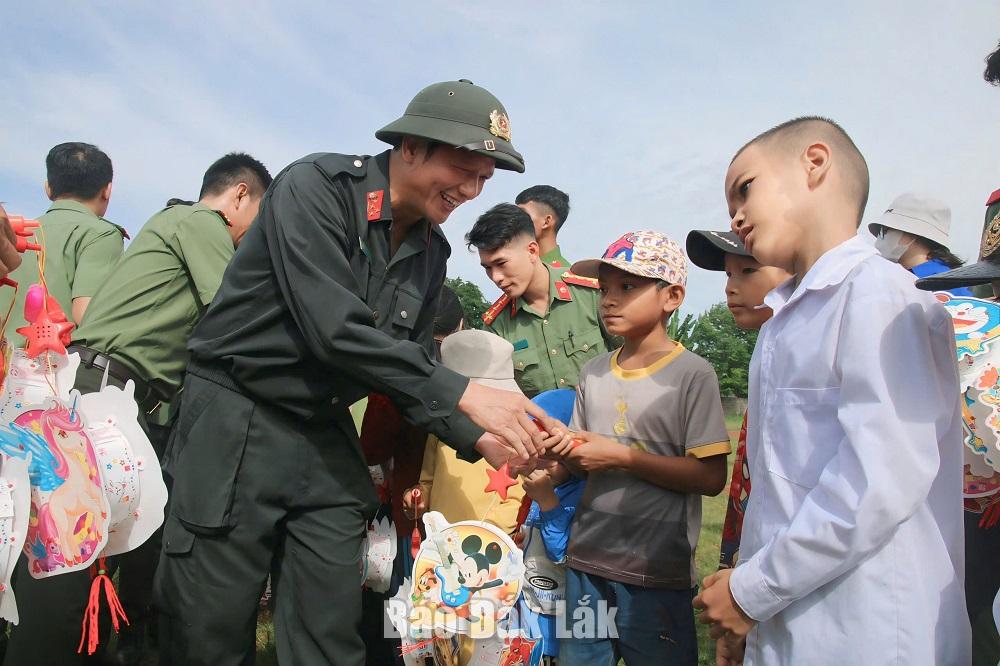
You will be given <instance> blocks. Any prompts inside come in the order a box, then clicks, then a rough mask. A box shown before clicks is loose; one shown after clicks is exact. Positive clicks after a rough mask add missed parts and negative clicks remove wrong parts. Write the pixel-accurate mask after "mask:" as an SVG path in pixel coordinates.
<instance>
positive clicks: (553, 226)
mask: <svg viewBox="0 0 1000 666" xmlns="http://www.w3.org/2000/svg"><path fill="white" fill-rule="evenodd" d="M514 203H516V204H517V205H518V206H520V207H521V208H523V209H524V211H525V212H526V213H528V215H530V216H531V223H532V225H534V227H535V241H536V242H537V243H538V251H539V252H541V256H542V261H543V262H545V263H546V264H548V265H549V266H554V267H556V268H562V269H564V270H569V267H570V264H571V263H572V262H570V261H569V260H567V259H566V257H564V256H563V255H562V250H560V249H559V243H558V240H557V235H558V234H559V231H560V230H561V229H562V226H563V224H565V223H566V218H567V217H569V195H568V194H566V193H565V192H563V191H562V190H557V189H556V188H554V187H552V186H551V185H532V186H531V187H529V188H528V189H526V190H524V191H523V192H521V193H520V194H518V195H517V198H516V199H514Z"/></svg>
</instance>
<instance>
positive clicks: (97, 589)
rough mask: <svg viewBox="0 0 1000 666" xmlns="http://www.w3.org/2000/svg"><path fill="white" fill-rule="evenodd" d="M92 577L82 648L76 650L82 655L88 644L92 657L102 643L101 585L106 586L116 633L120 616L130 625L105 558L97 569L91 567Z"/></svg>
mask: <svg viewBox="0 0 1000 666" xmlns="http://www.w3.org/2000/svg"><path fill="white" fill-rule="evenodd" d="M90 575H91V576H92V577H93V579H94V580H93V582H92V583H91V584H90V601H89V602H88V603H87V609H86V610H85V611H84V612H83V632H82V633H81V634H80V646H79V647H78V648H77V649H76V653H77V654H80V653H81V652H83V644H84V643H86V644H87V654H88V655H91V654H94V653H95V652H97V646H98V645H99V644H100V642H101V630H100V627H99V619H98V616H99V614H100V609H101V584H102V583H103V584H104V595H105V596H106V597H107V598H108V608H109V609H110V610H111V624H112V625H114V628H115V633H118V627H119V626H120V625H119V623H118V618H119V616H120V617H121V619H122V620H124V621H125V624H128V618H127V617H125V610H124V609H123V608H122V604H121V602H120V601H118V593H117V592H115V585H114V583H112V582H111V579H110V578H109V577H108V573H107V565H106V564H105V562H104V558H103V557H102V558H100V559H99V560H98V564H97V567H96V568H95V567H94V565H91V567H90Z"/></svg>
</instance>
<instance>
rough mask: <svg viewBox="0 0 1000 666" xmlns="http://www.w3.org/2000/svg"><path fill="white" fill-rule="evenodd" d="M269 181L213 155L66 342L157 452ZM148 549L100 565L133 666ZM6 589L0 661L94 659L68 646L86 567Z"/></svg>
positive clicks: (148, 580) (23, 579)
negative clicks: (163, 415) (194, 197)
mask: <svg viewBox="0 0 1000 666" xmlns="http://www.w3.org/2000/svg"><path fill="white" fill-rule="evenodd" d="M270 184H271V175H270V173H268V171H267V169H266V168H265V167H264V165H263V164H261V163H260V162H259V161H257V160H256V159H254V158H253V157H251V156H250V155H246V154H243V153H232V154H229V155H226V156H224V157H222V158H220V159H219V160H217V161H216V162H215V163H214V164H212V166H210V167H209V168H208V171H206V173H205V177H204V180H203V182H202V188H201V193H200V195H199V200H198V202H197V203H193V202H184V201H181V200H177V199H173V200H171V201H170V202H168V205H167V207H166V208H164V209H163V210H161V211H160V212H158V213H156V214H155V215H154V216H153V217H152V218H150V220H149V221H148V222H147V223H146V224H145V226H144V227H143V228H142V230H141V231H140V232H139V234H138V235H137V236H136V238H135V240H134V241H133V242H132V243H131V245H129V248H128V250H127V251H126V252H125V254H124V255H123V256H122V258H121V260H120V261H119V262H118V264H117V266H115V268H114V270H113V271H112V273H111V275H110V276H109V277H108V279H107V280H106V281H105V282H104V284H103V285H102V286H101V287H100V288H99V289H98V290H97V291H96V293H95V294H94V296H93V300H92V301H91V303H90V305H89V307H88V308H87V312H86V315H85V316H84V318H83V322H82V323H81V324H80V327H79V329H77V330H76V331H74V334H73V344H72V345H70V347H69V349H68V350H69V352H70V353H74V352H75V353H77V354H79V355H80V361H81V363H80V368H79V370H78V371H77V378H76V384H75V386H76V388H77V389H79V390H80V391H81V392H83V393H87V392H90V391H96V390H99V388H100V385H101V380H102V378H103V377H104V372H105V369H106V370H107V375H108V383H109V384H111V385H114V386H118V387H123V386H124V385H125V382H127V381H129V380H131V381H133V382H134V383H135V386H136V390H135V397H136V402H138V403H139V407H140V414H143V415H145V418H140V425H142V426H143V427H144V428H145V429H146V431H147V433H148V434H149V438H150V441H151V442H152V444H153V447H154V448H155V449H156V452H157V454H158V455H160V456H162V455H163V449H164V446H165V444H166V441H165V440H166V435H167V432H168V430H167V428H166V427H165V426H160V425H158V424H157V423H156V421H155V419H154V416H155V415H154V410H156V409H157V407H158V405H159V403H161V402H165V403H169V402H170V401H171V400H173V399H174V397H175V395H176V394H177V392H178V390H179V389H180V386H181V382H182V381H183V374H184V368H185V366H186V364H187V360H188V351H187V348H186V347H187V341H188V337H189V336H190V334H191V331H192V329H193V328H194V326H195V324H196V323H197V322H198V320H199V318H200V317H201V315H202V313H204V311H205V309H206V308H207V307H208V304H209V303H211V301H212V299H213V297H214V296H215V292H216V290H217V289H218V288H219V285H220V284H221V282H222V275H223V273H224V272H225V270H226V267H227V266H228V265H229V261H230V260H231V259H232V258H233V255H234V254H235V252H236V247H237V245H239V243H240V240H241V239H242V238H243V235H244V234H245V233H246V231H247V229H248V228H249V227H250V224H251V223H252V222H253V221H254V219H255V218H256V216H257V211H258V209H259V208H260V202H261V198H262V197H263V195H264V192H265V190H266V189H267V188H268V186H269V185H270ZM159 549H160V539H159V534H157V535H154V537H152V538H150V539H149V540H148V541H147V542H146V543H144V544H143V545H142V546H140V547H139V548H138V549H136V550H134V551H131V552H129V553H126V554H125V555H122V556H120V557H118V558H115V559H116V560H117V562H115V563H112V562H111V561H109V565H111V568H112V569H114V565H115V564H117V566H118V567H119V599H120V600H121V602H122V605H123V607H124V609H125V613H126V615H128V618H129V621H130V625H129V626H128V627H123V629H122V633H121V635H120V636H119V640H118V642H117V651H116V653H115V654H113V655H111V659H112V660H113V661H114V662H117V663H121V664H131V663H138V661H139V658H140V656H141V653H142V650H143V639H144V633H145V630H146V627H147V626H150V627H151V622H150V618H151V613H152V610H151V609H152V589H151V586H152V578H153V573H154V571H155V568H156V562H157V561H158V558H159ZM22 565H23V562H22ZM14 588H15V590H16V592H17V595H18V609H19V611H20V624H18V625H17V626H16V627H14V628H13V630H12V632H11V636H10V643H9V645H8V648H7V655H6V658H5V661H4V664H5V665H6V666H14V665H16V664H27V663H39V664H42V663H44V664H77V663H79V664H85V663H93V662H90V661H88V659H87V657H86V656H84V655H78V654H77V653H76V648H77V644H78V642H79V639H80V621H81V618H82V617H83V611H84V607H85V606H86V603H87V599H88V597H87V594H88V590H89V588H90V576H89V574H88V573H87V572H86V571H78V572H73V573H68V574H63V575H60V576H55V577H52V578H48V579H45V580H35V579H34V578H31V576H30V575H29V574H28V572H27V570H26V568H24V567H23V566H21V565H19V568H18V569H17V571H16V573H15V579H14ZM105 626H106V624H105ZM97 656H98V655H95V657H97Z"/></svg>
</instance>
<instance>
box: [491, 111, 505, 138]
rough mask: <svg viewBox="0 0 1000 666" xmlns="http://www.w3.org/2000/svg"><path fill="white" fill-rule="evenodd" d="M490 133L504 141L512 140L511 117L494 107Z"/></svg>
mask: <svg viewBox="0 0 1000 666" xmlns="http://www.w3.org/2000/svg"><path fill="white" fill-rule="evenodd" d="M490 134H492V135H493V136H496V137H500V138H501V139H503V140H504V141H510V119H509V118H507V114H506V113H500V112H499V111H498V110H496V109H493V111H492V113H490Z"/></svg>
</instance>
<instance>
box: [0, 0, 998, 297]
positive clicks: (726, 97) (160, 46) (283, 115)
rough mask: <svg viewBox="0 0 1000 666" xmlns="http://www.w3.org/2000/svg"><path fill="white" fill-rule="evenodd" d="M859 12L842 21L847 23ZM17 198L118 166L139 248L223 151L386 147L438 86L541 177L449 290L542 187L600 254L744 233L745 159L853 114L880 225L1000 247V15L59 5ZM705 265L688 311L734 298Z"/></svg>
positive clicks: (24, 129)
mask: <svg viewBox="0 0 1000 666" xmlns="http://www.w3.org/2000/svg"><path fill="white" fill-rule="evenodd" d="M833 5H836V6H837V8H836V9H832V8H831V7H832V6H833ZM4 13H5V16H4V28H5V30H4V33H5V42H6V44H5V46H6V48H5V53H4V55H3V58H4V62H3V65H2V66H0V90H2V91H3V93H4V96H5V104H4V107H5V108H4V111H3V113H2V115H0V199H2V200H4V201H6V202H7V208H8V210H9V211H11V212H14V213H20V214H24V215H37V214H39V213H41V212H43V211H44V210H45V208H46V207H47V201H46V200H45V198H44V195H43V194H42V182H43V180H44V178H45V169H44V157H45V154H46V152H47V151H48V149H49V148H50V147H51V146H53V145H54V144H56V143H59V142H62V141H70V140H79V141H87V142H91V143H95V144H97V145H99V146H100V147H101V148H102V149H104V150H105V151H106V152H107V153H108V154H109V155H110V156H111V158H112V160H113V162H114V166H115V185H114V194H113V198H112V202H111V207H110V209H109V212H108V217H109V218H110V219H112V220H114V221H115V222H117V223H119V224H121V225H123V226H125V227H127V228H128V229H129V230H131V231H132V232H133V234H134V233H135V232H137V231H138V230H139V228H141V226H142V224H143V223H144V222H145V221H146V220H147V219H148V218H149V217H150V215H152V214H153V213H154V212H156V210H158V208H159V207H160V206H162V204H163V202H164V201H166V199H168V198H169V197H173V196H180V197H187V198H194V197H195V196H196V195H197V192H198V186H199V184H200V180H201V175H202V174H203V172H204V170H205V168H206V167H207V166H208V164H210V163H211V162H212V161H213V160H214V159H215V158H217V157H218V156H220V155H221V154H223V153H225V152H229V151H232V150H245V151H247V152H250V153H252V154H254V155H255V156H257V157H258V158H260V159H261V160H263V161H264V162H265V164H267V166H268V167H269V168H270V169H271V171H272V173H277V171H279V170H280V169H281V168H282V167H283V166H284V165H285V164H287V163H288V162H290V161H292V160H294V159H296V158H298V157H300V156H302V155H305V154H307V153H311V152H316V151H333V152H343V153H352V154H353V153H359V154H372V153H376V152H379V151H381V150H382V149H383V148H384V146H383V144H381V143H379V142H378V141H377V140H376V139H375V138H374V131H375V130H376V129H377V128H379V127H381V126H382V125H383V124H385V123H387V122H389V121H391V120H393V119H394V118H395V117H396V116H398V115H399V113H401V111H402V110H403V108H404V107H405V105H406V103H407V102H408V101H409V99H410V98H411V97H412V96H413V95H414V94H415V93H416V92H417V91H418V90H419V89H420V88H421V87H423V86H424V85H426V84H428V83H432V82H435V81H441V80H448V79H458V78H468V79H471V80H473V81H475V82H476V83H479V84H481V85H484V86H485V87H487V88H489V89H490V90H491V91H492V92H494V93H495V94H496V95H497V96H498V97H500V99H501V100H502V101H503V102H504V104H505V106H506V107H507V110H508V112H509V113H510V118H511V125H512V130H513V139H514V144H515V146H516V147H517V148H518V149H519V150H520V151H521V152H522V153H523V154H524V155H525V158H526V161H527V172H526V173H525V174H523V175H517V174H512V173H507V172H498V173H497V176H496V177H495V178H494V179H493V180H492V181H491V182H490V183H489V184H488V186H487V188H486V189H485V191H484V193H483V195H482V196H481V197H480V198H479V199H477V200H475V201H473V202H470V203H467V204H465V205H463V206H462V207H461V208H459V209H458V210H457V211H456V212H455V213H454V214H453V215H452V216H451V218H450V219H449V220H448V222H447V223H446V224H445V225H444V230H445V232H446V234H447V235H448V237H449V239H450V240H451V243H452V246H453V252H452V259H451V261H450V263H449V274H450V275H453V276H460V277H463V278H465V279H470V280H473V281H475V282H477V283H479V284H480V285H481V286H483V291H484V293H485V294H486V295H487V297H488V298H492V297H495V296H496V295H497V294H498V292H497V290H496V289H495V288H494V287H493V286H492V285H491V284H489V283H488V282H487V281H486V279H485V277H484V276H483V274H482V270H481V269H480V268H479V266H478V261H477V260H476V257H474V256H473V255H471V254H468V253H467V252H466V250H465V247H464V244H463V243H462V242H461V237H462V235H463V234H464V233H465V232H466V231H467V230H468V228H469V227H470V226H471V224H472V222H473V221H474V220H475V218H476V216H477V215H478V214H479V213H481V212H482V211H483V210H485V209H486V208H488V207H489V206H491V205H492V204H494V203H497V202H499V201H505V200H512V199H513V197H514V196H515V195H516V194H517V192H519V191H520V190H521V189H523V188H525V187H528V186H529V185H534V184H537V183H548V184H552V185H555V186H557V187H560V188H561V189H564V190H566V191H567V192H568V193H569V194H570V196H571V200H572V213H571V215H570V217H569V219H568V221H567V224H566V227H564V232H563V235H562V237H561V239H560V241H561V244H562V246H563V249H564V254H566V256H568V257H569V258H570V259H577V258H584V257H587V256H596V255H597V254H599V253H600V252H602V251H603V249H604V247H605V246H606V245H607V244H608V243H610V242H611V241H612V240H614V239H615V238H617V237H618V236H619V235H621V234H622V233H624V232H625V231H629V230H633V229H643V228H650V229H656V230H660V231H663V232H665V233H667V234H669V235H671V236H673V237H675V238H676V239H677V240H679V241H682V242H683V239H684V237H685V236H686V234H687V232H688V230H690V229H692V228H726V227H727V226H728V218H727V215H726V207H725V201H724V198H723V194H722V180H723V176H724V174H725V169H726V167H727V165H728V163H729V159H730V157H731V156H732V154H733V152H734V151H735V150H736V149H737V148H739V146H740V145H742V144H743V143H744V142H745V141H746V140H747V139H749V138H751V137H752V136H753V135H755V134H757V133H758V132H760V131H762V130H764V129H767V128H768V127H770V126H772V125H774V124H777V123H779V122H781V121H783V120H787V119H789V118H791V117H794V116H798V115H803V114H820V115H826V116H829V117H832V118H834V119H835V120H837V121H838V122H840V123H841V124H842V125H843V126H844V127H845V128H846V129H847V131H848V132H849V133H850V134H851V135H852V136H853V138H854V139H855V141H856V142H857V144H858V145H859V147H860V148H861V150H862V152H864V154H865V156H866V157H867V159H868V162H869V165H870V168H871V172H872V193H871V197H870V199H869V208H868V213H867V215H866V220H874V219H875V218H877V216H878V214H879V213H880V212H881V211H882V210H884V209H885V208H886V207H888V205H889V202H890V201H891V200H892V198H893V197H894V196H895V195H896V194H899V193H901V192H903V191H907V190H914V191H921V192H924V193H926V194H929V195H933V196H936V197H938V198H940V199H943V200H945V201H946V202H948V203H949V204H950V205H951V207H952V212H953V223H952V224H953V226H952V229H953V231H952V247H953V249H954V250H955V251H956V252H957V253H958V254H960V255H962V256H964V257H966V258H974V257H975V255H976V252H977V250H978V244H979V235H980V232H981V229H982V221H983V212H984V208H983V203H984V202H985V200H986V197H987V195H988V194H989V193H990V192H992V191H993V190H994V189H997V188H998V187H1000V131H998V129H1000V124H998V121H997V113H996V109H997V108H998V106H1000V89H997V88H992V87H990V86H989V85H987V84H986V83H985V82H984V81H983V80H982V69H983V58H984V57H985V56H986V54H987V53H988V52H989V51H990V50H992V48H994V47H995V46H996V43H997V40H998V39H1000V3H996V2H985V1H983V2H964V3H941V2H924V1H919V0H918V1H913V2H881V1H876V2H846V3H822V5H821V4H820V3H802V2H768V3H752V2H740V3H737V2H712V3H692V2H650V3H642V2H631V3H630V2H618V3H610V2H602V3H598V2H584V1H577V2H545V3H541V2H503V3H486V2H477V3H472V2H465V3H461V2H443V1H442V2H420V3H416V2H408V3H404V2H366V3H357V2H352V3H344V2H296V1H290V2H282V3H263V2H221V1H220V2H212V3H201V2H184V1H178V2H170V3H156V4H154V3H150V2H134V3H110V2H88V3H79V2H68V1H64V2H60V3H55V2H42V3H15V4H13V5H12V6H11V7H8V8H7V9H5V12H4ZM722 285H723V279H722V277H721V276H720V275H718V274H713V273H707V272H705V271H701V270H699V269H696V268H693V267H692V272H691V276H690V279H689V290H688V293H689V296H688V302H687V304H686V305H685V309H686V310H689V311H695V312H697V311H701V310H703V309H705V308H707V307H708V306H709V305H711V304H712V303H714V302H716V301H718V300H721V299H722Z"/></svg>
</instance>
